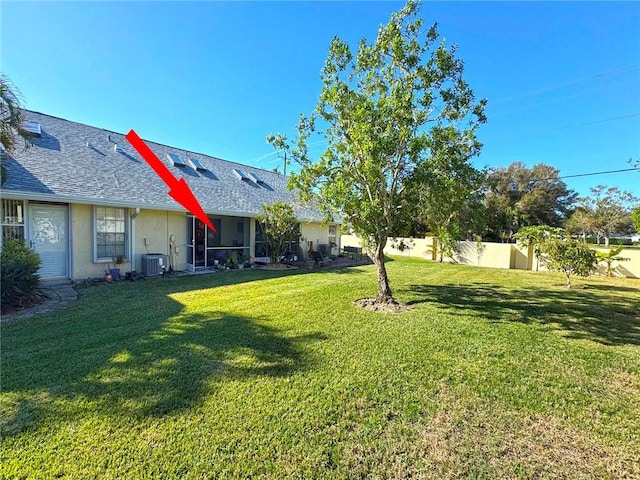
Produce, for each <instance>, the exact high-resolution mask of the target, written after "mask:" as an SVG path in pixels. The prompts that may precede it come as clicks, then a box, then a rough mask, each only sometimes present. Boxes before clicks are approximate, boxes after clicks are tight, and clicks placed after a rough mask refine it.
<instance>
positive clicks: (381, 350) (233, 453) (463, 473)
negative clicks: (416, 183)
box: [0, 259, 640, 479]
mask: <svg viewBox="0 0 640 480" xmlns="http://www.w3.org/2000/svg"><path fill="white" fill-rule="evenodd" d="M388 270H389V274H390V278H391V282H392V287H394V288H395V293H396V294H397V296H398V298H399V300H401V301H402V302H405V303H408V304H410V305H411V306H412V310H411V311H410V312H408V313H403V314H399V315H392V314H380V313H373V312H368V311H363V310H359V309H357V308H356V307H354V306H353V305H352V303H353V301H354V300H355V299H357V298H360V297H363V296H370V295H372V294H374V293H375V285H376V283H375V270H374V268H373V267H372V266H366V267H357V268H350V269H344V270H324V271H317V272H313V273H304V274H299V273H297V272H296V273H291V272H263V271H254V270H251V271H233V272H227V273H224V274H217V275H201V276H191V277H180V278H169V279H154V280H146V281H138V282H134V283H119V284H116V285H107V284H103V285H99V286H94V287H87V288H85V289H83V290H81V295H80V298H79V300H78V301H77V302H75V303H74V304H72V305H71V306H70V307H69V308H67V309H65V310H61V311H58V312H57V313H55V314H50V315H47V316H40V317H35V318H33V319H30V320H26V321H21V322H14V323H9V324H6V325H3V326H2V335H1V342H2V345H1V346H2V365H1V367H2V371H1V374H2V391H1V392H0V413H1V414H2V417H1V428H2V436H3V438H2V445H1V447H0V449H1V453H0V478H38V479H40V478H74V479H75V478H114V479H115V478H127V479H129V478H130V479H133V478H136V479H137V478H162V479H166V478H181V479H182V478H193V479H196V478H197V479H202V478H330V479H336V478H389V479H396V478H434V479H435V478H437V479H440V478H571V479H578V478H598V479H600V478H640V281H638V280H621V279H607V278H604V277H591V278H589V279H587V280H578V281H576V284H577V285H578V286H579V287H582V288H576V289H573V290H567V289H566V288H564V286H563V282H564V279H563V277H562V276H561V275H559V274H551V273H542V272H540V273H532V272H522V271H505V270H493V269H479V268H474V267H468V266H461V265H440V264H435V263H427V262H423V261H419V260H406V259H395V261H391V262H389V264H388Z"/></svg>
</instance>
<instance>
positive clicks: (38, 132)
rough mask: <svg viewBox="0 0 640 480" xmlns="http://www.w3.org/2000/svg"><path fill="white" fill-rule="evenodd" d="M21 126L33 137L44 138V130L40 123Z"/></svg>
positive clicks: (26, 123)
mask: <svg viewBox="0 0 640 480" xmlns="http://www.w3.org/2000/svg"><path fill="white" fill-rule="evenodd" d="M20 126H21V127H22V128H23V129H24V130H25V131H26V132H27V133H28V134H29V135H30V136H32V137H41V136H42V128H41V127H40V124H39V123H38V122H22V123H21V124H20Z"/></svg>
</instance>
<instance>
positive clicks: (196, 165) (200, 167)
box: [189, 158, 207, 172]
mask: <svg viewBox="0 0 640 480" xmlns="http://www.w3.org/2000/svg"><path fill="white" fill-rule="evenodd" d="M189 163H190V164H191V166H192V167H193V168H195V169H196V170H197V171H199V172H206V171H207V167H205V166H204V165H202V163H200V160H197V159H195V158H190V159H189Z"/></svg>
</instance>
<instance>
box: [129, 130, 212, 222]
mask: <svg viewBox="0 0 640 480" xmlns="http://www.w3.org/2000/svg"><path fill="white" fill-rule="evenodd" d="M125 138H126V139H127V140H128V141H129V143H130V144H131V146H133V148H135V149H136V150H137V151H138V153H139V154H140V155H142V158H144V159H145V161H146V162H147V163H148V164H149V166H150V167H151V168H153V171H154V172H156V173H157V174H158V176H159V177H160V178H161V179H162V181H163V182H164V183H166V184H167V186H168V187H169V196H170V197H171V198H173V199H174V200H175V201H176V202H178V203H179V204H180V205H182V206H183V207H184V208H186V209H187V211H189V212H191V213H193V214H194V215H195V216H196V218H198V219H199V220H200V221H202V223H204V224H205V225H207V226H208V227H209V228H210V229H211V230H213V231H214V232H215V231H216V229H215V227H214V226H213V225H212V224H211V220H209V217H207V215H206V213H204V210H202V207H201V206H200V204H199V203H198V199H197V198H196V197H195V195H194V194H193V192H192V191H191V189H190V188H189V185H187V182H185V181H184V178H181V179H180V180H178V179H177V178H176V177H174V176H173V174H172V173H171V172H170V171H169V169H168V168H167V166H166V165H165V164H164V163H162V162H161V161H160V159H159V158H158V157H157V156H156V154H155V153H153V152H152V151H151V149H150V148H149V147H148V146H147V144H146V143H144V140H142V139H141V138H140V137H139V136H138V134H137V133H136V132H134V131H133V130H131V131H130V132H129V133H127V134H126V135H125Z"/></svg>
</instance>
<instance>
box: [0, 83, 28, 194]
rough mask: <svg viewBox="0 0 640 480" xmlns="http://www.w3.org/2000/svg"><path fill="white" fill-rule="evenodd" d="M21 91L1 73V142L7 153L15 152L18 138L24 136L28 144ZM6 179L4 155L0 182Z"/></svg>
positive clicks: (0, 166) (1, 159)
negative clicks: (23, 125)
mask: <svg viewBox="0 0 640 480" xmlns="http://www.w3.org/2000/svg"><path fill="white" fill-rule="evenodd" d="M21 103H22V102H21V99H20V92H19V91H18V89H17V88H16V87H15V86H14V85H13V83H12V82H11V80H9V78H7V77H6V76H5V75H2V74H0V143H2V148H3V149H4V151H5V152H6V154H8V155H10V154H11V153H13V152H14V151H15V149H16V147H17V144H18V138H22V139H23V140H24V142H25V147H26V146H28V145H29V144H28V141H27V139H28V136H29V133H28V132H27V131H26V130H25V129H24V128H22V122H24V120H25V116H24V110H23V109H22V105H21ZM5 181H6V171H5V166H4V155H2V158H0V184H3V183H4V182H5Z"/></svg>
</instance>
